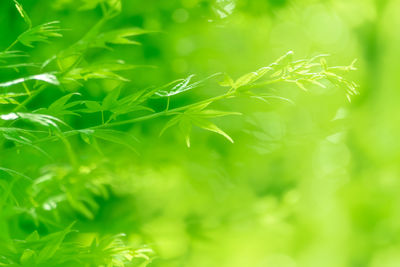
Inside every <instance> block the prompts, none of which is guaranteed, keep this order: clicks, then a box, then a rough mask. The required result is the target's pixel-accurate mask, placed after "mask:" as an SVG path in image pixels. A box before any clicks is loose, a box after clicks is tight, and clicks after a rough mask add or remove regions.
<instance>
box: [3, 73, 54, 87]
mask: <svg viewBox="0 0 400 267" xmlns="http://www.w3.org/2000/svg"><path fill="white" fill-rule="evenodd" d="M30 80H37V81H43V82H47V83H50V84H54V85H59V84H60V82H59V81H58V79H57V76H55V75H54V74H52V73H41V74H37V75H32V76H28V77H24V78H18V79H16V80H13V81H8V82H4V83H0V87H9V86H12V85H15V84H19V83H23V82H26V81H30Z"/></svg>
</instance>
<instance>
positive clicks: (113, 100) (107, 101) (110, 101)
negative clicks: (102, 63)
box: [101, 88, 120, 110]
mask: <svg viewBox="0 0 400 267" xmlns="http://www.w3.org/2000/svg"><path fill="white" fill-rule="evenodd" d="M119 94H120V89H119V88H117V89H114V90H112V91H111V92H110V93H108V95H107V96H106V97H105V98H104V99H103V102H102V104H101V105H102V107H103V109H104V110H110V109H111V108H113V107H114V106H116V105H118V101H117V99H118V97H119Z"/></svg>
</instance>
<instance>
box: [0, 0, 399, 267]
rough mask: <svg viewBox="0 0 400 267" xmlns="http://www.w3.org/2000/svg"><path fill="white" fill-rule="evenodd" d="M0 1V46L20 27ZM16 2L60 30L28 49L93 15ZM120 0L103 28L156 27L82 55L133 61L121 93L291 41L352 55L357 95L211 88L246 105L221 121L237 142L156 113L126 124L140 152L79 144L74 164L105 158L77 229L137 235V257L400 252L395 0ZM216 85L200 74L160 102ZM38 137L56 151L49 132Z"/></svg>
mask: <svg viewBox="0 0 400 267" xmlns="http://www.w3.org/2000/svg"><path fill="white" fill-rule="evenodd" d="M6 2H7V1H5V0H3V1H2V2H1V3H0V10H2V11H1V14H2V16H1V17H0V25H1V38H0V45H1V47H3V48H5V47H7V46H8V45H9V44H10V43H11V42H12V41H13V40H14V39H15V37H16V36H17V35H18V33H20V32H21V31H22V30H23V29H24V25H23V21H22V20H21V19H20V18H19V17H18V14H17V13H16V12H15V11H14V9H13V8H14V7H13V6H12V4H9V3H6ZM21 2H22V3H23V4H24V7H25V9H26V10H27V11H28V12H29V14H30V16H31V18H32V20H34V22H35V23H36V24H38V23H43V22H46V21H51V20H59V21H60V22H61V27H62V28H63V29H65V30H64V31H63V32H62V33H63V35H64V37H63V38H61V39H58V40H56V41H54V43H52V45H45V44H43V45H38V46H37V47H35V48H33V49H32V50H31V54H32V58H34V59H35V60H37V61H41V60H43V59H45V58H46V57H48V56H49V55H51V54H52V53H55V52H56V51H58V50H59V49H62V48H65V47H66V46H68V45H69V44H70V43H71V42H74V41H76V40H77V39H79V38H80V37H81V36H82V35H83V34H84V33H85V32H86V31H87V30H88V29H89V28H90V27H91V26H92V25H93V24H94V23H96V21H97V20H98V19H99V18H100V14H101V11H100V9H99V10H97V9H95V10H90V11H86V10H82V11H80V10H78V8H77V7H76V4H74V3H73V2H74V1H72V0H52V1H50V0H38V1H29V0H26V1H21ZM122 3H123V9H122V13H121V15H119V16H118V17H116V18H114V19H113V20H112V21H111V23H110V25H109V26H108V27H110V28H111V27H119V26H123V27H142V28H144V29H146V30H150V31H154V32H151V33H149V34H146V35H143V36H140V37H138V40H139V41H140V42H141V43H142V45H140V46H133V47H132V46H121V47H118V49H114V50H112V51H107V52H99V51H93V52H92V54H89V55H88V57H89V58H90V57H91V58H95V59H103V58H104V59H107V58H109V57H110V56H114V57H121V58H123V59H124V60H125V61H126V62H127V63H129V64H136V65H146V66H147V67H146V66H145V67H141V68H136V69H133V70H129V71H127V72H126V73H125V74H124V77H128V78H129V80H131V82H129V83H128V84H127V85H126V86H125V87H126V88H127V92H130V91H132V92H133V91H134V90H135V89H136V88H143V87H148V86H151V85H161V84H165V83H168V82H170V81H172V80H174V79H177V78H184V77H187V76H188V75H189V74H195V75H196V77H200V78H201V77H206V76H208V75H210V74H212V73H216V72H226V73H229V74H230V75H231V76H232V77H235V78H237V77H238V76H240V75H241V74H243V73H248V72H250V71H253V70H256V69H258V68H260V67H263V66H267V65H268V64H270V63H271V62H273V61H274V60H275V59H276V58H278V57H280V56H281V55H283V54H285V53H286V52H287V51H289V50H292V51H294V52H295V54H294V57H295V58H304V57H311V56H314V55H317V54H329V55H330V56H329V57H328V61H329V62H330V63H331V64H332V65H347V64H350V63H351V62H352V61H353V60H354V59H358V61H357V63H356V66H357V68H358V71H356V72H353V73H351V74H350V76H351V79H352V80H354V81H356V82H357V83H358V84H359V85H360V88H359V90H360V95H359V96H356V97H353V98H352V99H351V102H349V101H348V100H347V98H346V97H345V95H344V93H343V90H341V89H340V88H327V89H321V88H319V89H317V88H309V89H310V90H309V91H308V92H304V91H302V90H299V89H298V88H296V87H295V86H292V85H287V84H285V85H276V86H275V85H272V87H271V88H272V89H273V90H274V92H275V93H276V94H277V95H279V96H282V97H286V98H288V99H290V100H291V101H293V103H294V104H290V103H288V102H285V101H280V100H277V99H272V100H271V101H270V102H269V103H264V102H261V101H259V102H257V100H248V99H247V100H241V99H239V100H237V99H234V100H232V101H230V100H227V101H224V102H221V103H218V105H219V107H221V108H227V109H232V108H231V107H232V106H234V107H235V108H234V110H235V111H239V110H240V111H241V112H242V113H243V115H242V116H232V117H229V118H223V119H221V120H219V121H218V122H219V125H221V128H222V129H224V131H226V132H227V133H229V134H230V135H231V136H232V138H233V139H234V140H235V143H234V144H230V143H229V142H227V140H225V139H224V138H223V137H221V136H218V135H215V134H213V133H208V132H205V131H201V130H197V129H194V130H193V134H192V145H191V148H190V149H188V148H187V147H186V146H185V142H184V138H183V137H182V136H181V134H180V132H179V129H174V128H172V129H169V130H168V131H166V132H165V134H164V135H162V136H161V137H159V132H160V130H161V128H162V127H163V125H164V123H165V122H166V120H165V119H157V120H151V121H148V122H143V123H136V124H135V125H132V126H129V127H126V128H125V129H126V130H127V131H128V130H129V131H131V132H132V133H133V134H134V135H135V136H136V138H138V140H139V142H138V143H137V145H136V148H135V149H136V150H137V151H138V154H135V153H133V152H132V151H131V150H129V149H126V148H124V147H120V146H117V145H111V144H107V143H105V144H103V146H104V147H103V154H99V153H97V152H96V150H95V149H93V148H90V147H80V148H79V147H77V148H76V150H77V154H78V157H79V161H80V164H81V167H80V168H81V170H82V172H85V171H86V172H87V173H89V174H88V175H90V172H91V171H90V170H91V169H95V168H97V167H98V166H102V168H105V169H107V170H108V171H107V175H108V176H107V178H106V179H111V181H112V182H111V184H112V192H113V193H112V194H111V196H110V197H109V198H108V199H106V200H102V201H101V203H100V206H99V208H98V210H97V211H96V213H95V215H94V217H93V218H91V219H88V218H82V219H81V220H79V221H78V222H77V224H76V227H77V229H79V230H80V231H81V232H83V233H85V232H88V233H91V232H100V233H113V234H114V233H120V232H124V233H126V234H127V235H128V237H129V240H130V241H131V242H132V243H134V244H136V243H141V244H148V245H149V246H151V247H152V248H153V249H154V250H155V251H156V255H157V256H156V258H155V259H154V260H153V262H152V263H151V264H150V266H163V267H169V266H171V267H172V266H174V267H175V266H190V267H204V266H218V267H244V266H251V267H321V266H323V267H341V266H343V267H344V266H346V267H347V266H348V267H350V266H352V267H361V266H370V267H394V266H400V212H399V211H400V182H399V181H400V170H399V168H400V164H399V163H400V139H399V137H400V126H399V125H400V121H399V120H400V110H399V109H400V104H399V100H400V93H399V92H400V78H399V77H400V75H399V74H398V73H399V71H400V49H399V47H400V37H399V36H400V32H399V29H400V16H399V15H398V13H399V11H400V1H398V0H375V1H374V0H237V1H234V0H215V1H211V0H210V1H206V0H180V1H178V0H167V1H155V0H148V1H144V0H125V1H122ZM5 9H7V10H9V11H8V12H3V10H5ZM4 75H5V74H4ZM4 75H0V76H1V78H2V79H3V80H6V78H5V77H4ZM110 84H111V85H112V82H110ZM99 88H101V87H99V86H96V85H91V87H87V88H86V89H85V92H86V94H89V95H91V96H93V97H100V98H101V97H102V96H103V95H104V92H103V91H99V90H100V89H99ZM71 90H73V89H71ZM216 90H220V89H218V87H216V86H215V84H213V83H210V85H207V86H205V87H202V88H197V89H194V90H193V91H192V92H191V93H190V94H187V95H184V96H179V97H177V98H176V99H174V100H173V101H172V102H171V105H172V106H179V105H180V104H182V103H187V102H189V101H190V100H192V99H196V98H204V97H205V96H208V95H213V94H216V93H218V91H216ZM37 101H41V100H40V99H39V100H37ZM43 101H45V100H43ZM155 105H162V103H155ZM50 146H51V148H50V149H51V151H53V153H54V154H57V153H59V154H60V155H61V154H63V152H60V149H61V148H60V147H61V145H57V144H56V143H51V144H49V147H50ZM57 151H58V152H57ZM0 157H1V158H2V159H1V161H0V162H1V163H3V164H7V166H13V165H14V166H20V165H21V163H20V162H19V163H16V162H18V161H24V162H27V164H26V166H25V167H22V168H26V169H25V170H24V169H22V170H21V171H24V172H26V170H28V171H31V172H33V173H35V172H37V173H40V172H42V170H37V169H36V167H35V166H42V167H43V166H46V164H44V163H43V162H44V160H40V159H32V158H30V157H23V156H18V155H15V156H11V155H10V156H9V157H6V156H4V155H1V156H0ZM63 157H64V156H61V158H63ZM63 159H64V161H67V160H66V157H64V158H63ZM61 162H62V160H61ZM28 163H29V164H28ZM48 165H51V164H48ZM17 168H21V167H17Z"/></svg>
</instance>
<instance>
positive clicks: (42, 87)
mask: <svg viewBox="0 0 400 267" xmlns="http://www.w3.org/2000/svg"><path fill="white" fill-rule="evenodd" d="M44 89H46V85H42V86H41V87H39V89H37V90H36V91H34V92H33V93H32V94H30V95H29V97H28V98H26V99H25V100H24V101H23V102H22V103H21V104H19V105H18V106H16V107H15V108H14V109H13V111H14V112H16V111H19V110H21V109H22V108H23V107H25V106H26V105H27V104H28V103H29V102H31V101H32V100H33V99H34V98H35V97H36V96H37V95H38V94H40V93H41V92H43V91H44Z"/></svg>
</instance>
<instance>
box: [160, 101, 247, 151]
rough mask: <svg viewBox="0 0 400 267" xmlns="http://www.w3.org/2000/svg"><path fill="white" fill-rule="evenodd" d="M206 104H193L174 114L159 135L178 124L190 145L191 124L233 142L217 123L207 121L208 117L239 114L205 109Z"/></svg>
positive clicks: (187, 143)
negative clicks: (191, 106)
mask: <svg viewBox="0 0 400 267" xmlns="http://www.w3.org/2000/svg"><path fill="white" fill-rule="evenodd" d="M208 104H209V103H206V104H205V105H199V106H195V107H193V108H190V109H187V110H186V111H185V112H183V113H180V114H178V115H175V116H174V117H173V118H172V119H170V120H169V121H168V122H167V123H166V124H165V126H164V127H163V129H162V130H161V132H160V135H162V134H163V133H164V132H165V131H166V130H167V129H168V128H170V127H172V126H174V125H176V124H178V125H179V128H180V130H181V132H182V134H183V135H184V137H185V141H186V145H187V146H188V147H190V134H191V130H192V125H195V126H197V127H199V128H201V129H204V130H207V131H211V132H214V133H217V134H219V135H221V136H223V137H225V138H226V139H227V140H229V141H230V142H231V143H233V139H232V138H231V137H230V136H229V135H228V134H227V133H225V132H224V131H223V130H221V129H220V128H219V127H218V126H217V125H215V124H214V123H212V122H211V121H209V119H212V118H217V117H223V116H228V115H241V114H240V113H238V112H227V111H219V110H212V109H205V108H206V107H207V106H208Z"/></svg>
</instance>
